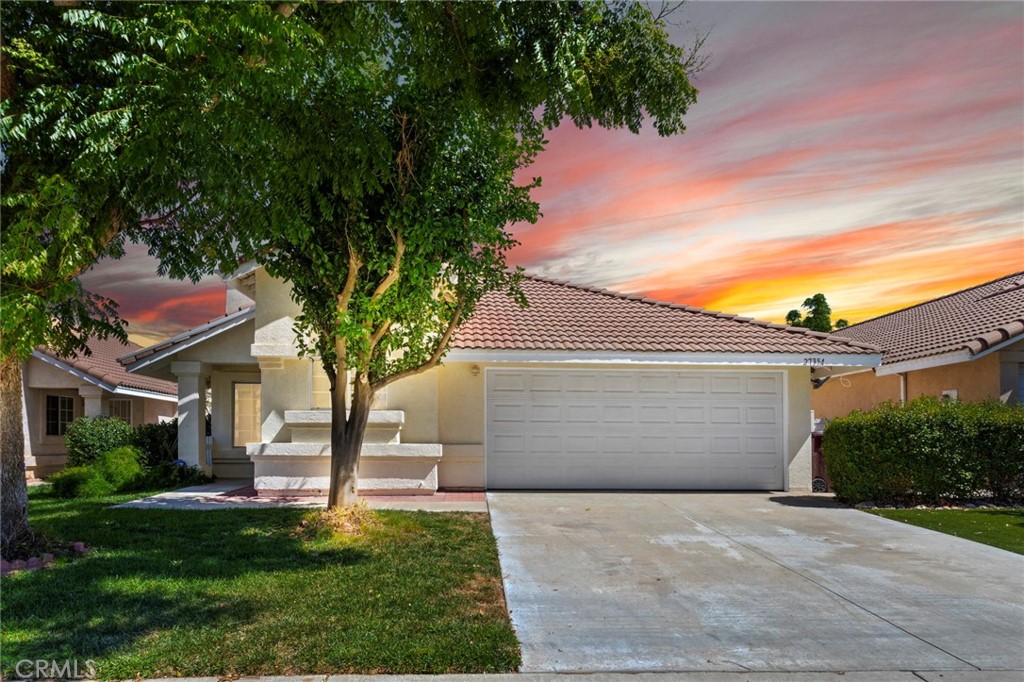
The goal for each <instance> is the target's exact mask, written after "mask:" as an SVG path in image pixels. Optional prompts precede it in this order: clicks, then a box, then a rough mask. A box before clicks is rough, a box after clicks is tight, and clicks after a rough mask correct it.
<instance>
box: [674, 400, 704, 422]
mask: <svg viewBox="0 0 1024 682" xmlns="http://www.w3.org/2000/svg"><path fill="white" fill-rule="evenodd" d="M707 419H708V416H707V408H705V407H704V406H703V405H679V406H678V407H676V423H677V424H704V423H705V422H706V421H707Z"/></svg>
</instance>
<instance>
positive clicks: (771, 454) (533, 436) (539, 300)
mask: <svg viewBox="0 0 1024 682" xmlns="http://www.w3.org/2000/svg"><path fill="white" fill-rule="evenodd" d="M229 284H230V285H231V286H233V287H234V288H236V289H238V290H240V291H242V292H244V293H245V294H246V295H247V296H248V297H249V298H250V299H252V300H253V301H255V305H251V306H249V307H245V308H242V309H240V310H237V311H235V312H232V313H230V314H228V315H225V316H224V317H222V318H220V319H217V320H214V321H212V322H210V323H208V324H206V325H203V326H201V327H197V328H196V329H192V330H189V331H188V332H185V333H184V334H181V335H179V336H177V337H175V338H173V339H170V340H168V341H167V342H166V343H163V344H160V345H157V346H154V347H152V348H147V349H144V350H141V351H138V352H135V353H132V354H131V355H129V356H127V357H124V358H121V361H122V362H123V363H125V364H126V366H127V367H128V368H129V370H130V371H132V372H134V373H139V374H147V375H149V376H153V377H159V378H163V379H168V380H170V379H177V381H178V388H179V400H178V412H179V431H178V442H179V448H180V449H179V455H180V457H181V458H182V459H185V460H187V461H190V462H193V463H197V464H199V465H200V466H202V467H204V468H205V469H206V470H207V471H212V473H214V474H215V475H217V476H220V477H223V478H248V479H251V480H254V484H255V486H256V489H257V491H258V492H259V493H260V494H265V495H273V494H282V493H288V494H299V493H316V492H320V491H323V490H325V489H326V488H327V487H328V485H329V468H328V463H329V459H330V454H329V453H330V446H329V445H328V442H329V428H330V413H329V410H327V409H325V408H327V407H328V406H329V404H330V402H329V401H330V396H329V394H328V388H327V378H326V375H325V374H324V373H323V371H322V369H321V368H320V367H319V366H318V364H317V363H315V362H312V361H310V360H308V359H303V358H300V357H298V353H297V349H296V346H295V337H294V331H293V324H294V319H295V316H296V315H297V314H298V313H299V309H298V307H297V306H296V304H295V303H294V302H293V301H292V300H291V297H290V296H289V291H290V289H289V286H288V285H287V284H286V283H283V282H281V281H280V280H276V279H274V278H272V277H270V276H269V275H268V274H267V273H266V272H265V271H264V270H263V269H261V268H256V267H249V268H247V269H244V270H241V271H239V272H238V273H236V274H235V275H234V276H232V278H230V279H229ZM523 290H524V292H525V293H526V296H527V298H528V299H529V302H530V306H529V308H526V309H521V308H519V307H518V306H517V305H516V304H515V303H513V302H512V301H510V300H509V299H508V298H507V297H506V296H504V295H501V294H491V295H488V296H486V297H484V299H483V300H482V301H481V302H480V304H479V305H478V307H477V310H476V313H475V315H474V317H473V318H472V319H471V320H470V321H468V322H467V323H466V324H464V325H463V326H462V327H461V328H460V329H459V331H458V333H457V335H456V337H455V339H454V341H453V343H452V349H451V352H450V353H449V354H448V356H447V357H446V358H445V360H444V364H443V365H442V366H441V367H438V368H435V369H432V370H430V371H428V372H425V373H423V374H421V375H419V376H415V377H410V378H407V379H403V380H402V381H399V382H396V383H394V384H392V385H390V386H389V387H388V388H387V389H386V390H385V391H384V392H383V393H382V394H378V395H377V396H376V401H375V405H374V411H373V412H372V414H371V418H370V424H369V427H368V430H367V438H366V444H365V445H364V448H363V451H362V456H361V462H360V466H359V477H360V490H362V491H364V492H373V491H377V492H385V491H386V492H391V493H408V494H418V493H431V492H433V491H435V490H436V489H437V488H438V487H441V488H446V489H456V488H462V489H481V488H489V489H499V488H556V489H557V488H612V489H760V490H786V489H789V488H808V487H809V486H810V483H811V476H810V435H811V415H810V407H811V379H812V376H814V374H813V373H814V372H819V371H828V372H845V371H856V370H860V369H863V368H865V367H874V366H877V365H878V364H879V363H880V362H881V355H880V353H879V351H878V349H877V348H874V347H873V346H870V345H865V344H860V343H855V342H851V341H848V340H846V339H843V338H840V337H837V336H831V335H826V334H819V333H816V332H809V331H807V330H803V329H793V328H789V327H784V326H781V325H775V324H770V323H767V322H758V321H754V320H751V319H749V318H742V317H736V316H734V315H725V314H721V313H715V312H709V311H705V310H700V309H697V308H691V307H687V306H682V305H672V304H668V303H661V302H658V301H652V300H649V299H644V298H640V297H635V296H625V295H622V294H617V293H613V292H608V291H603V290H597V289H590V288H586V287H581V286H576V285H573V284H569V283H566V282H560V281H552V280H547V279H541V278H538V277H528V278H526V280H525V281H524V282H523ZM207 387H209V389H210V395H211V401H212V405H211V408H210V412H211V415H212V432H213V445H212V448H211V449H210V455H211V456H210V459H209V460H207V459H206V457H205V454H204V453H205V452H206V448H205V439H204V435H205V432H204V430H203V425H202V420H201V419H200V418H199V416H200V415H202V414H203V413H204V412H205V409H206V406H205V404H204V402H203V401H204V397H205V395H206V389H207Z"/></svg>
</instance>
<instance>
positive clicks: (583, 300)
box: [452, 276, 879, 354]
mask: <svg viewBox="0 0 1024 682" xmlns="http://www.w3.org/2000/svg"><path fill="white" fill-rule="evenodd" d="M522 288H523V292H524V293H525V294H526V298H527V300H528V301H529V303H530V305H529V307H528V308H520V307H519V306H518V305H517V304H516V303H515V302H514V301H512V300H511V299H509V298H508V297H507V296H505V295H504V294H502V293H498V292H492V293H490V294H487V295H486V296H484V298H483V299H482V300H481V301H480V303H479V304H478V305H477V308H476V311H475V312H474V314H473V317H472V318H471V319H470V320H469V321H468V322H466V323H465V324H464V325H462V326H461V327H460V328H459V330H458V331H457V332H456V334H455V338H454V340H453V343H452V347H453V348H461V349H506V350H513V349H514V350H568V351H625V352H647V351H649V352H662V353H664V352H670V353H680V352H681V353H687V352H693V353H855V354H874V353H878V352H879V350H878V348H877V347H875V346H872V345H870V344H866V343H859V342H853V341H850V340H849V339H846V338H843V337H841V336H837V335H834V334H822V333H820V332H812V331H809V330H807V329H801V328H795V327H787V326H784V325H780V324H773V323H771V322H762V321H759V320H753V319H751V318H749V317H739V316H737V315H728V314H725V313H719V312H714V311H708V310H703V309H701V308H693V307H691V306H685V305H676V304H671V303H664V302H661V301H655V300H652V299H649V298H642V297H640V296H629V295H626V294H621V293H617V292H614V291H608V290H605V289H596V288H591V287H585V286H580V285H576V284H570V283H568V282H565V281H561V280H552V279H546V278H542V277H536V276H527V277H526V278H525V279H524V280H523V283H522Z"/></svg>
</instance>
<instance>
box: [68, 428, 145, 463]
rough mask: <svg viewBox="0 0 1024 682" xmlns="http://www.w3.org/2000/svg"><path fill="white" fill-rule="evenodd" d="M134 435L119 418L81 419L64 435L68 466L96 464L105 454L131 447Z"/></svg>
mask: <svg viewBox="0 0 1024 682" xmlns="http://www.w3.org/2000/svg"><path fill="white" fill-rule="evenodd" d="M134 433H135V432H134V431H133V430H132V427H131V425H130V424H128V423H126V422H123V421H121V420H120V419H117V418H111V417H79V418H78V419H76V420H74V421H73V422H71V423H70V424H68V428H67V431H66V432H65V433H64V444H65V445H66V446H67V450H68V466H69V467H79V466H84V465H86V464H90V463H92V462H95V461H96V459H97V458H98V457H99V456H100V455H102V454H103V453H104V452H109V451H111V450H114V449H115V448H119V447H121V446H122V445H131V444H132V437H133V435H134Z"/></svg>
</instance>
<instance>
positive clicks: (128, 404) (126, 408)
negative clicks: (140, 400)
mask: <svg viewBox="0 0 1024 682" xmlns="http://www.w3.org/2000/svg"><path fill="white" fill-rule="evenodd" d="M107 414H109V415H110V416H111V417H117V418H118V419H120V420H121V421H125V422H128V423H129V424H131V423H132V401H131V400H130V399H129V400H126V399H124V398H118V399H116V400H111V401H110V402H109V403H107Z"/></svg>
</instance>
